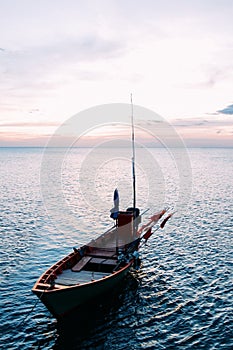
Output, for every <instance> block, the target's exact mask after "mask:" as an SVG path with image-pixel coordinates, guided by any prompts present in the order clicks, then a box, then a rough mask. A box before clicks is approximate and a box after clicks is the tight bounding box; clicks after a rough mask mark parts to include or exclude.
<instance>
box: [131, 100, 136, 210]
mask: <svg viewBox="0 0 233 350" xmlns="http://www.w3.org/2000/svg"><path fill="white" fill-rule="evenodd" d="M130 100H131V127H132V151H133V154H132V173H133V208H134V209H135V208H136V176H135V144H134V139H135V138H134V116H133V97H132V94H131V95H130Z"/></svg>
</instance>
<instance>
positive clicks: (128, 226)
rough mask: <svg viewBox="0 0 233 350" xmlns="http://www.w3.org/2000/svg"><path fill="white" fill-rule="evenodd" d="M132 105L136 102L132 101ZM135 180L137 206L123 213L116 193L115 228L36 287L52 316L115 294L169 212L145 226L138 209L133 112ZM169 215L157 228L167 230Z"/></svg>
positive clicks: (62, 262) (55, 268) (60, 263)
mask: <svg viewBox="0 0 233 350" xmlns="http://www.w3.org/2000/svg"><path fill="white" fill-rule="evenodd" d="M131 106H132V100H131ZM131 124H132V150H133V154H132V173H133V176H132V179H133V205H132V207H130V208H127V209H126V210H124V211H120V210H119V193H118V190H117V189H115V191H114V197H113V200H114V207H113V209H112V210H111V214H110V216H111V218H112V219H113V220H114V225H113V227H111V228H110V229H109V230H107V231H106V232H104V233H103V234H102V235H100V236H99V237H98V238H96V239H93V240H91V241H90V242H89V243H87V244H85V245H83V246H81V247H79V248H73V251H72V252H71V253H70V254H69V255H67V256H66V257H64V258H63V259H61V260H60V261H58V262H57V263H55V264H54V265H53V266H51V267H50V268H49V269H48V270H47V271H45V272H44V273H43V274H42V275H41V277H40V278H39V279H38V281H37V282H36V283H35V285H34V287H33V288H32V292H33V293H34V294H36V295H37V297H38V298H39V299H40V300H41V302H42V303H43V304H44V305H45V306H46V307H47V309H48V310H49V311H50V312H51V314H52V315H53V316H54V317H55V318H57V319H61V318H63V317H65V316H66V315H68V314H70V313H72V312H73V311H74V310H77V309H78V308H81V307H83V306H84V307H85V305H88V304H89V303H91V302H93V301H95V300H97V298H98V297H100V296H101V295H104V294H105V293H108V292H111V291H113V290H114V289H115V287H116V286H117V285H118V284H119V283H120V281H122V280H123V278H124V277H125V276H126V275H127V274H128V273H129V271H130V270H131V269H132V268H138V267H139V262H140V260H139V252H138V250H139V248H140V246H141V245H142V241H144V242H146V241H147V240H148V238H149V237H150V236H151V235H152V234H153V231H152V229H153V227H154V225H155V224H156V223H158V222H159V220H160V219H161V218H162V216H163V215H164V214H165V212H166V209H163V210H161V211H159V212H158V213H156V214H154V215H153V216H151V217H150V219H149V221H148V222H147V223H146V224H144V225H143V224H142V215H144V214H145V212H146V211H147V210H145V211H144V212H143V213H142V214H141V213H140V210H139V209H138V208H137V207H136V186H135V183H136V181H135V147H134V123H133V109H132V118H131ZM171 215H172V214H169V215H168V216H167V217H166V218H165V219H164V220H163V221H162V223H161V224H160V226H158V227H157V229H159V228H163V227H164V225H165V223H166V221H167V220H168V219H169V218H170V217H171Z"/></svg>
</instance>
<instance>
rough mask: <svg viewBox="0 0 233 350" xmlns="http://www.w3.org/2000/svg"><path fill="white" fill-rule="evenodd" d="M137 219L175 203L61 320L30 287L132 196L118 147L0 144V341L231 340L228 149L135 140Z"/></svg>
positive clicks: (142, 343)
mask: <svg viewBox="0 0 233 350" xmlns="http://www.w3.org/2000/svg"><path fill="white" fill-rule="evenodd" d="M135 164H136V189H137V191H136V203H137V206H138V207H139V208H140V211H141V213H143V215H142V220H143V223H147V222H148V221H149V220H150V217H151V216H152V215H153V214H155V213H156V212H157V211H160V210H161V209H163V208H166V209H167V213H174V215H173V216H172V217H171V218H170V219H169V220H168V222H167V223H166V225H165V227H164V228H163V229H161V228H160V227H159V226H156V227H155V232H154V234H153V235H152V236H151V237H150V239H149V240H148V242H147V244H142V247H141V248H140V259H141V266H140V269H139V270H133V271H132V272H131V273H130V274H129V275H128V276H127V277H126V279H125V280H124V281H123V283H122V284H121V285H120V286H119V288H117V289H116V290H114V291H112V292H111V293H109V298H106V297H105V300H102V301H98V302H96V303H97V305H96V306H95V308H93V310H92V309H90V308H87V312H86V315H83V314H81V313H79V312H77V314H75V315H73V316H72V318H70V319H69V318H68V319H66V320H65V321H64V322H58V321H57V320H56V319H54V318H53V317H52V315H51V314H50V313H49V311H48V310H47V309H46V308H45V307H44V305H43V304H42V303H41V302H40V300H39V299H37V298H36V296H35V295H34V294H32V292H31V289H32V287H33V285H34V283H35V282H36V280H37V279H38V278H39V276H40V275H41V274H42V273H43V272H44V271H45V270H46V269H47V268H49V266H50V265H52V264H53V263H55V262H56V261H57V260H59V259H60V258H62V257H64V256H65V255H67V254H68V253H70V252H71V251H72V250H73V247H78V246H79V245H81V244H85V243H87V242H88V241H90V239H92V238H94V237H97V236H98V235H99V234H101V233H102V232H104V231H105V230H107V229H108V228H110V227H111V226H112V225H113V224H114V222H113V221H112V219H111V218H110V210H111V208H112V207H113V198H112V197H113V192H114V189H115V188H118V191H119V197H120V208H121V210H124V209H126V208H127V207H130V206H132V195H133V193H132V175H131V173H132V171H131V155H130V151H129V150H128V149H126V148H119V149H116V148H110V149H104V148H101V147H99V148H97V149H89V148H71V149H68V150H67V149H63V148H51V149H44V148H1V149H0V190H1V196H0V203H1V207H0V210H1V214H0V242H1V243H0V348H1V349H6V350H10V349H12V350H13V349H15V350H16V349H20V350H24V349H25V350H28V349H57V350H58V349H59V350H61V349H64V350H69V349H81V350H85V349H98V350H101V349H106V350H123V349H127V350H129V349H135V350H137V349H151V350H152V349H156V350H157V349H158V350H160V349H166V350H169V349H205V350H220V349H222V350H230V349H233V244H232V243H233V182H232V174H233V149H231V148H190V149H182V150H181V149H165V148H148V149H146V148H138V149H136V159H135Z"/></svg>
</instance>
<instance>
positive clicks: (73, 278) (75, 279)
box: [55, 269, 111, 288]
mask: <svg viewBox="0 0 233 350" xmlns="http://www.w3.org/2000/svg"><path fill="white" fill-rule="evenodd" d="M110 274H111V273H109V272H108V273H107V272H96V271H85V270H81V271H79V272H74V271H72V270H71V269H68V270H64V271H63V272H62V274H61V275H58V276H57V278H56V280H55V282H56V284H55V287H58V288H59V287H60V286H74V285H76V284H81V283H88V282H91V281H95V280H98V279H101V278H103V277H106V276H108V275H110Z"/></svg>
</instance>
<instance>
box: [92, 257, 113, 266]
mask: <svg viewBox="0 0 233 350" xmlns="http://www.w3.org/2000/svg"><path fill="white" fill-rule="evenodd" d="M91 262H92V263H94V264H103V265H113V266H115V265H116V260H115V259H101V258H92V259H91Z"/></svg>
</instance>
